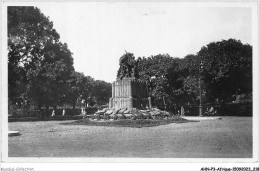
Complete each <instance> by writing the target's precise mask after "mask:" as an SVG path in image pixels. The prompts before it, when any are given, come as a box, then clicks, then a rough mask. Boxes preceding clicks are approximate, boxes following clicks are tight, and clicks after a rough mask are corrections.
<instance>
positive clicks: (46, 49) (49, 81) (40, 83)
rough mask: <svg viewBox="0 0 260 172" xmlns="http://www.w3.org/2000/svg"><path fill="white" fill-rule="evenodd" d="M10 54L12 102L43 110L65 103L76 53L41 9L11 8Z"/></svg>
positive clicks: (9, 68) (9, 70)
mask: <svg viewBox="0 0 260 172" xmlns="http://www.w3.org/2000/svg"><path fill="white" fill-rule="evenodd" d="M8 50H9V53H8V80H9V82H8V88H9V90H8V91H9V99H10V100H11V101H13V102H15V101H16V99H17V97H22V99H30V100H33V102H36V103H37V105H38V107H39V108H40V107H41V106H42V105H45V106H46V107H48V106H49V105H51V104H52V105H53V106H55V107H56V105H57V104H59V103H61V102H63V101H64V95H65V93H66V92H67V90H66V88H68V87H67V86H66V85H67V80H68V78H69V76H70V74H71V72H72V71H74V67H73V59H72V53H71V52H70V50H69V49H68V47H67V45H66V44H63V43H61V42H60V41H59V34H58V33H57V32H56V30H55V29H53V23H52V22H50V21H49V19H48V18H47V17H46V16H44V15H43V14H42V13H41V12H40V10H39V9H38V8H35V7H8ZM16 90H19V91H16Z"/></svg>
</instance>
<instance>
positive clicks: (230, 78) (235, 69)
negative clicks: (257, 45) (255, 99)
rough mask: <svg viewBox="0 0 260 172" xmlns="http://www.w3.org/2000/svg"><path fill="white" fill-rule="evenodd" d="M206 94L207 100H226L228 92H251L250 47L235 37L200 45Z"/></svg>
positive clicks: (230, 94) (229, 95)
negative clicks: (203, 45)
mask: <svg viewBox="0 0 260 172" xmlns="http://www.w3.org/2000/svg"><path fill="white" fill-rule="evenodd" d="M198 57H199V59H200V61H201V63H202V64H203V73H202V76H203V80H204V82H205V84H206V89H207V93H206V95H207V96H208V97H209V99H211V100H215V99H219V100H222V101H224V102H226V101H228V100H229V99H230V98H231V97H232V95H234V94H241V93H252V47H251V46H250V45H248V44H242V43H241V42H240V41H238V40H235V39H229V40H222V41H220V42H212V43H209V44H208V45H207V46H205V47H202V48H201V50H200V51H199V52H198Z"/></svg>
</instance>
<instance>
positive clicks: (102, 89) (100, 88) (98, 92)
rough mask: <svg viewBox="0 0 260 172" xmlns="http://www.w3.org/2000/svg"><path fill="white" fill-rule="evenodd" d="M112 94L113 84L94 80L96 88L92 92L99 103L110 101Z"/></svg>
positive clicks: (92, 95)
mask: <svg viewBox="0 0 260 172" xmlns="http://www.w3.org/2000/svg"><path fill="white" fill-rule="evenodd" d="M111 95H112V85H111V83H107V82H105V81H101V80H96V81H95V82H94V89H93V92H92V94H91V97H92V98H93V99H94V100H95V101H96V102H97V103H98V104H99V105H103V104H104V103H106V104H107V103H108V102H109V98H110V97H111Z"/></svg>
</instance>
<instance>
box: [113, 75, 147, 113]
mask: <svg viewBox="0 0 260 172" xmlns="http://www.w3.org/2000/svg"><path fill="white" fill-rule="evenodd" d="M150 103H151V102H150V101H149V100H148V94H147V88H146V84H145V83H144V82H141V81H138V80H136V79H134V78H123V79H122V80H120V79H117V81H115V82H113V83H112V97H111V98H110V100H109V108H110V109H120V108H127V109H131V108H138V109H145V108H146V107H151V104H150Z"/></svg>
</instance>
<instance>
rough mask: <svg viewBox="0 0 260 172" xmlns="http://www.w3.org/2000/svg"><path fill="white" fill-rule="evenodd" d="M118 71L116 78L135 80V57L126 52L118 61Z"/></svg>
mask: <svg viewBox="0 0 260 172" xmlns="http://www.w3.org/2000/svg"><path fill="white" fill-rule="evenodd" d="M119 65H120V67H119V69H118V71H117V78H119V79H121V80H122V79H123V78H136V77H137V72H136V67H137V61H135V57H134V55H133V54H132V53H128V52H126V53H125V54H124V55H123V56H122V57H120V59H119Z"/></svg>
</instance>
